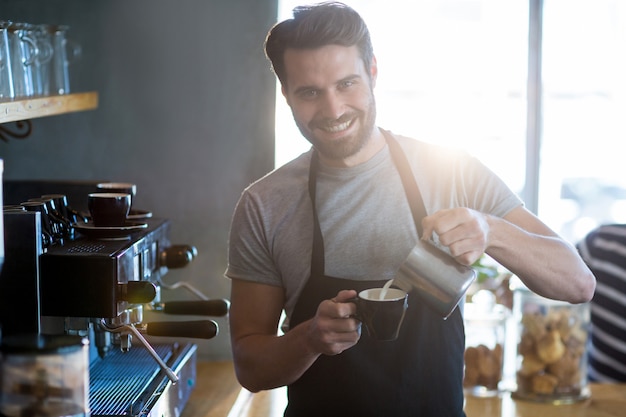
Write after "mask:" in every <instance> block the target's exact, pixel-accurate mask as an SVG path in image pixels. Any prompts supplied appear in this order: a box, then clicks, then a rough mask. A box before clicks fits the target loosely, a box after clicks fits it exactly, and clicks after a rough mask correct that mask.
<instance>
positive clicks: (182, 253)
mask: <svg viewBox="0 0 626 417" xmlns="http://www.w3.org/2000/svg"><path fill="white" fill-rule="evenodd" d="M196 256H198V249H196V247H195V246H191V245H174V246H170V247H169V248H165V249H164V250H163V251H162V252H161V255H160V262H161V266H165V267H168V268H170V269H175V268H183V267H185V266H187V265H189V263H191V261H193V260H194V258H195V257H196Z"/></svg>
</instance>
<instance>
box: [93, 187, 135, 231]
mask: <svg viewBox="0 0 626 417" xmlns="http://www.w3.org/2000/svg"><path fill="white" fill-rule="evenodd" d="M87 197H88V200H87V207H88V208H89V213H90V214H91V219H92V220H93V223H94V225H95V226H96V227H121V226H124V225H125V224H126V217H127V216H128V212H129V211H130V194H124V193H91V194H89V195H88V196H87Z"/></svg>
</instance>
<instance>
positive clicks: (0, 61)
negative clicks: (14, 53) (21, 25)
mask: <svg viewBox="0 0 626 417" xmlns="http://www.w3.org/2000/svg"><path fill="white" fill-rule="evenodd" d="M10 24H11V22H9V21H5V20H0V100H3V99H11V98H13V97H15V90H14V89H13V70H12V68H11V54H10V53H9V35H8V33H9V32H8V31H9V25H10Z"/></svg>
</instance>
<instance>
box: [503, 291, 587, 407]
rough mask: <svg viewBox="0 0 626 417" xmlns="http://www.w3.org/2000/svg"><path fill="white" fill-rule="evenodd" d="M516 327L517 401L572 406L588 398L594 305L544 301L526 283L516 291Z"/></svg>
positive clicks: (545, 299)
mask: <svg viewBox="0 0 626 417" xmlns="http://www.w3.org/2000/svg"><path fill="white" fill-rule="evenodd" d="M513 311H514V315H515V320H516V322H517V330H518V334H517V363H516V383H517V389H516V390H515V392H514V393H513V396H514V398H520V399H527V400H532V401H539V402H549V403H553V404H570V403H573V402H577V401H581V400H584V399H586V398H588V397H589V395H590V391H589V387H588V382H587V354H586V353H587V345H588V335H589V326H590V319H589V304H588V303H585V304H569V303H567V302H563V301H556V300H551V299H547V298H544V297H541V296H539V295H537V294H535V293H533V292H532V291H530V290H529V289H528V288H526V287H525V286H524V285H522V284H521V282H519V281H518V282H516V284H514V288H513Z"/></svg>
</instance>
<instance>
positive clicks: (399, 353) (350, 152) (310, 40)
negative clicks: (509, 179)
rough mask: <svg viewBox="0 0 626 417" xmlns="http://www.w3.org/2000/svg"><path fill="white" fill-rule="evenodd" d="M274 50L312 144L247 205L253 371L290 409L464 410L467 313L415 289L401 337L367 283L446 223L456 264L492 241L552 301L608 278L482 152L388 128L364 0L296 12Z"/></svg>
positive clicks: (239, 286)
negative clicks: (388, 336)
mask: <svg viewBox="0 0 626 417" xmlns="http://www.w3.org/2000/svg"><path fill="white" fill-rule="evenodd" d="M265 48H266V53H267V56H268V58H269V59H270V61H271V63H272V67H273V70H274V72H275V74H276V75H277V77H278V78H279V80H280V82H281V86H282V93H283V95H284V97H285V99H286V100H287V103H288V104H289V106H290V108H291V110H292V113H293V117H294V120H295V121H296V123H297V125H298V127H299V129H300V132H301V133H302V135H303V136H304V137H305V138H306V139H308V140H309V142H311V144H312V145H313V146H312V148H311V150H310V151H308V152H306V153H304V154H302V155H301V156H299V157H298V158H296V159H294V160H293V161H291V162H289V163H288V164H286V165H284V166H283V167H281V168H279V169H277V170H275V171H273V172H271V173H269V174H268V175H266V176H265V177H263V178H261V179H259V180H258V181H256V182H255V183H254V184H252V185H250V186H249V187H248V188H246V190H244V192H243V193H242V195H241V198H240V200H239V202H238V204H237V207H236V208H235V212H234V215H233V220H232V226H231V234H230V241H229V265H228V269H227V271H226V276H227V277H229V278H230V279H231V280H232V290H231V309H230V330H231V342H232V350H233V358H234V361H235V369H236V372H237V377H238V379H239V381H240V383H241V384H242V385H243V386H244V387H246V388H247V389H249V390H251V391H253V392H254V391H259V390H265V389H271V388H275V387H279V386H285V385H286V386H287V387H288V400H289V401H288V405H287V409H286V410H285V415H286V416H335V415H337V416H339V415H341V416H353V415H355V416H433V417H435V416H436V417H445V416H454V417H457V416H463V415H464V413H463V389H462V379H463V351H464V329H463V318H462V314H461V311H460V310H459V309H456V310H455V311H454V312H453V313H452V315H451V316H450V317H449V318H448V319H447V320H443V319H442V318H441V317H440V316H438V315H437V313H435V312H433V311H431V310H430V309H429V308H428V307H427V306H426V305H425V304H424V303H422V302H421V300H420V299H419V296H418V295H417V294H416V293H415V292H411V293H410V294H409V307H408V309H407V312H406V316H405V320H404V322H403V325H402V328H401V330H400V334H399V336H398V338H397V339H396V340H394V341H391V342H379V341H376V340H374V339H373V338H370V337H369V335H368V334H367V332H363V333H361V323H360V322H359V321H358V320H357V319H356V318H355V313H356V306H355V304H354V303H353V302H352V301H353V300H354V298H355V297H356V294H357V292H358V291H360V290H363V289H366V288H372V287H380V286H382V285H383V284H384V283H385V282H387V281H388V280H389V279H393V278H394V275H395V273H396V271H397V270H398V268H399V266H400V265H401V264H402V262H403V261H404V259H405V258H406V256H407V255H408V254H409V252H410V251H411V249H412V248H413V247H414V246H415V244H416V242H417V239H419V238H423V239H429V238H431V237H432V236H433V235H435V234H436V235H437V238H438V239H439V242H440V243H441V244H442V245H444V246H446V247H447V248H448V250H449V252H450V254H451V255H452V256H453V257H454V258H455V259H456V261H457V262H459V263H461V264H464V265H471V264H472V263H473V262H474V261H476V260H477V259H478V258H479V257H480V256H481V255H482V254H483V253H487V254H489V255H490V256H492V257H493V258H494V259H496V260H497V261H498V262H500V263H501V264H502V265H504V266H505V267H507V268H508V269H509V270H511V271H512V272H514V273H515V274H517V275H518V276H519V277H520V278H521V279H522V280H523V281H524V282H525V283H526V285H527V286H528V287H529V288H530V289H531V290H533V291H535V292H537V293H539V294H541V295H543V296H546V297H550V298H555V299H561V300H566V301H570V302H574V303H578V302H585V301H588V300H589V299H590V298H591V296H592V294H593V291H594V288H595V278H594V277H593V275H592V274H591V272H590V271H589V269H588V268H587V267H586V266H585V264H584V262H583V261H582V260H581V259H580V257H579V256H578V254H577V252H576V250H575V249H574V248H573V247H572V246H571V245H569V244H567V243H566V242H565V241H564V240H563V239H561V238H560V237H559V236H558V235H557V234H556V233H554V232H553V231H552V230H551V229H549V228H548V227H547V226H546V225H545V224H544V223H542V222H541V221H540V220H539V219H538V218H537V217H535V216H534V215H533V214H532V213H530V212H529V211H528V210H526V209H525V208H524V206H523V203H522V202H521V201H520V200H519V198H518V197H517V196H516V195H515V194H514V193H513V192H512V191H511V190H510V189H509V188H507V187H506V185H505V184H504V183H503V182H502V181H501V180H500V179H499V178H498V177H497V176H495V175H494V174H493V173H492V172H491V171H490V170H489V169H487V168H486V167H485V166H484V165H483V164H481V163H480V162H479V161H478V160H476V159H475V158H473V157H471V156H470V155H468V154H467V153H465V152H461V151H453V150H448V149H444V148H442V147H439V146H436V145H433V144H428V143H427V142H423V141H418V140H414V139H411V138H407V137H403V136H400V135H396V134H392V133H391V132H390V131H387V130H384V129H382V128H380V127H378V126H377V125H376V104H375V99H374V89H375V85H376V79H377V77H378V75H379V74H378V67H377V63H376V59H375V57H374V53H373V48H372V45H371V41H370V37H369V32H368V29H367V26H366V25H365V23H364V22H363V20H362V19H361V18H360V16H359V15H358V14H357V13H356V12H355V11H354V10H352V9H351V8H349V7H347V6H345V5H344V4H341V3H321V4H319V5H314V6H303V7H299V8H296V9H295V10H294V18H293V19H288V20H286V21H284V22H281V23H278V24H277V25H276V26H274V27H273V28H272V29H271V30H270V32H269V34H268V37H267V39H266V45H265ZM283 311H284V313H285V317H286V321H285V323H284V324H283V326H282V327H283V330H284V334H281V333H280V332H279V326H280V323H279V321H280V318H281V314H282V312H283Z"/></svg>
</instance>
